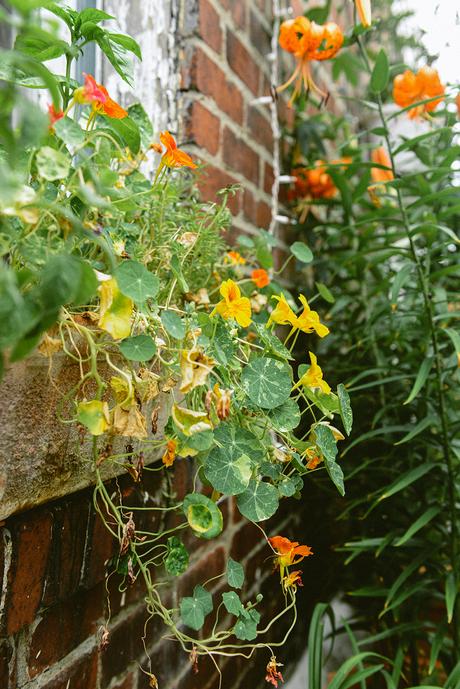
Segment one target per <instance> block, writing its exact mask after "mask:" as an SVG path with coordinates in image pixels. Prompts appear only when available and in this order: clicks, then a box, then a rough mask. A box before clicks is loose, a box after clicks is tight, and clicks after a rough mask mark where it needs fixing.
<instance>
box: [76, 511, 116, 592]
mask: <svg viewBox="0 0 460 689" xmlns="http://www.w3.org/2000/svg"><path fill="white" fill-rule="evenodd" d="M108 518H109V519H110V517H108ZM87 547H88V554H87V558H86V567H85V569H86V571H85V576H84V581H85V585H86V586H88V588H90V587H93V586H95V585H96V584H98V583H99V582H100V581H102V580H103V579H104V577H105V574H106V570H107V562H108V560H110V558H111V557H113V555H114V554H115V552H116V550H117V543H116V541H115V539H114V537H113V536H112V534H111V533H110V532H109V530H108V529H107V528H106V526H105V525H104V522H103V521H102V519H101V517H100V516H99V514H94V515H93V524H92V530H91V538H90V540H89V543H88V546H87Z"/></svg>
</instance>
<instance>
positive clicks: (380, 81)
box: [371, 48, 390, 93]
mask: <svg viewBox="0 0 460 689" xmlns="http://www.w3.org/2000/svg"><path fill="white" fill-rule="evenodd" d="M389 78H390V66H389V64H388V57H387V54H386V52H385V51H384V50H383V48H382V49H381V50H380V52H379V54H378V55H377V59H376V61H375V65H374V69H373V70H372V75H371V90H372V91H373V92H374V93H382V91H383V90H384V89H386V87H387V84H388V80H389Z"/></svg>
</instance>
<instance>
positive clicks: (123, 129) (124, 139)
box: [101, 115, 141, 155]
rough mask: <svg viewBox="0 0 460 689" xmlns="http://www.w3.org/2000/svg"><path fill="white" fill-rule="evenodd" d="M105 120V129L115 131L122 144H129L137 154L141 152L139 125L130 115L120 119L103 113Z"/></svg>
mask: <svg viewBox="0 0 460 689" xmlns="http://www.w3.org/2000/svg"><path fill="white" fill-rule="evenodd" d="M101 117H102V120H103V122H104V126H103V129H108V130H110V131H112V132H115V134H116V135H117V138H118V139H119V140H120V142H121V143H122V145H124V146H127V147H128V148H129V149H130V150H131V152H132V153H134V154H135V155H136V154H137V153H139V149H140V146H141V135H140V132H139V127H138V126H137V124H136V123H135V122H134V120H132V119H131V118H130V117H123V118H122V119H120V120H117V119H114V118H111V117H106V116H105V115H101Z"/></svg>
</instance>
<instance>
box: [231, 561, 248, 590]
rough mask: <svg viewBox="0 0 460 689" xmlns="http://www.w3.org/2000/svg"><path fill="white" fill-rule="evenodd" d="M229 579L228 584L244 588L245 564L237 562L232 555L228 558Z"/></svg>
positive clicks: (236, 587)
mask: <svg viewBox="0 0 460 689" xmlns="http://www.w3.org/2000/svg"><path fill="white" fill-rule="evenodd" d="M227 581H228V585H229V586H232V587H233V588H235V589H240V588H242V586H243V584H244V569H243V565H240V563H239V562H236V561H235V560H233V559H232V558H231V557H229V558H228V562H227Z"/></svg>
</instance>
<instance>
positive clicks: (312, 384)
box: [294, 352, 331, 395]
mask: <svg viewBox="0 0 460 689" xmlns="http://www.w3.org/2000/svg"><path fill="white" fill-rule="evenodd" d="M308 353H309V355H310V361H311V366H310V367H309V369H308V370H307V371H306V373H304V374H303V376H302V377H301V378H300V380H299V382H298V383H297V384H296V385H295V386H294V388H297V387H299V386H300V385H304V386H305V387H307V388H312V389H315V388H319V389H320V390H321V392H324V393H325V394H326V395H328V394H329V393H330V391H331V388H330V386H329V385H328V384H327V383H326V381H325V380H323V372H322V370H321V367H320V366H318V363H317V361H318V359H317V358H316V356H315V355H314V354H313V352H308Z"/></svg>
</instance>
